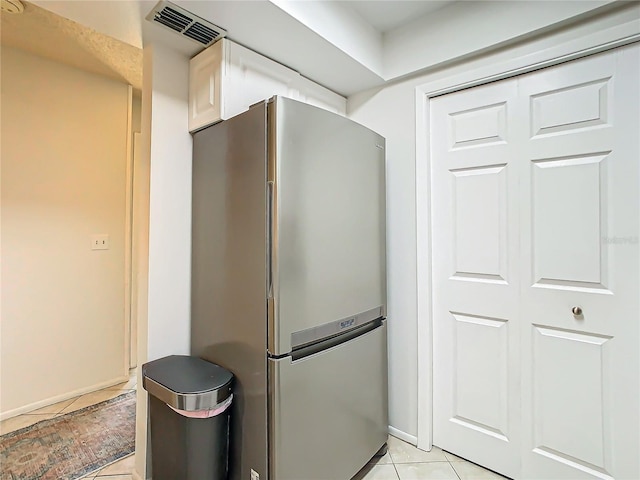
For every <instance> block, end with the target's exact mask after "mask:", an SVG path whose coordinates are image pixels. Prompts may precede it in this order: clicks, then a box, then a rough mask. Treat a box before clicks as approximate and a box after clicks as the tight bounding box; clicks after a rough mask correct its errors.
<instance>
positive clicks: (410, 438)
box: [389, 425, 418, 445]
mask: <svg viewBox="0 0 640 480" xmlns="http://www.w3.org/2000/svg"><path fill="white" fill-rule="evenodd" d="M389 435H393V436H394V437H396V438H399V439H400V440H404V441H405V442H407V443H410V444H411V445H418V437H416V436H415V435H409V434H408V433H405V432H403V431H402V430H398V429H397V428H395V427H392V426H391V425H389Z"/></svg>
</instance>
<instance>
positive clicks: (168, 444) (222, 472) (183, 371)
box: [142, 355, 233, 480]
mask: <svg viewBox="0 0 640 480" xmlns="http://www.w3.org/2000/svg"><path fill="white" fill-rule="evenodd" d="M232 383H233V374H232V373H231V372H229V371H228V370H225V369H224V368H222V367H220V366H218V365H215V364H213V363H210V362H207V361H205V360H202V359H200V358H196V357H189V356H184V355H172V356H169V357H164V358H161V359H159V360H154V361H152V362H149V363H145V364H144V365H142V385H143V387H144V389H145V390H147V391H148V392H149V409H150V426H151V468H152V476H153V479H154V480H178V479H180V480H225V479H226V478H227V472H228V456H229V455H228V452H229V420H230V419H229V417H230V412H231V409H230V408H229V407H230V406H231V402H232V401H233V393H232Z"/></svg>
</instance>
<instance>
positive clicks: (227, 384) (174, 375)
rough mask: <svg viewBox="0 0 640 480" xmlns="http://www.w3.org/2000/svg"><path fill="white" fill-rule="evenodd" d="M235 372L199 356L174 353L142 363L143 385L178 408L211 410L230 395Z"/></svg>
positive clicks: (151, 392) (152, 393)
mask: <svg viewBox="0 0 640 480" xmlns="http://www.w3.org/2000/svg"><path fill="white" fill-rule="evenodd" d="M232 382H233V374H232V373H231V372H229V371H228V370H226V369H224V368H222V367H220V366H219V365H216V364H214V363H210V362H207V361H206V360H202V359H201V358H197V357H190V356H187V355H171V356H168V357H164V358H160V359H158V360H154V361H152V362H149V363H145V364H144V365H142V386H143V387H144V389H145V390H147V391H148V392H149V393H150V394H151V395H153V396H154V397H157V398H159V399H160V400H162V401H163V402H165V403H167V404H169V405H170V406H172V407H174V408H177V409H179V410H187V411H196V410H209V409H212V408H214V407H215V406H216V405H217V404H219V403H221V402H223V401H224V400H226V399H227V398H228V397H229V395H231V385H232Z"/></svg>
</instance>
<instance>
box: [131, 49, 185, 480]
mask: <svg viewBox="0 0 640 480" xmlns="http://www.w3.org/2000/svg"><path fill="white" fill-rule="evenodd" d="M143 78H144V82H143V91H142V141H141V143H142V145H141V155H140V158H141V165H139V166H138V167H139V170H136V172H138V171H140V172H141V174H142V175H143V176H146V174H147V173H148V175H149V185H148V187H149V191H150V193H149V205H148V208H149V217H148V218H149V222H148V257H147V258H148V263H146V264H145V260H146V259H145V257H144V255H142V256H141V257H140V261H141V262H142V263H139V264H138V269H139V272H140V275H141V277H146V276H145V275H144V272H145V271H147V270H148V284H147V282H146V278H141V280H140V282H139V291H140V293H139V301H140V302H141V303H140V306H139V309H138V338H139V343H138V365H142V364H143V363H145V362H147V361H151V360H155V359H158V358H161V357H164V356H166V355H173V354H189V353H190V333H191V329H190V304H191V153H192V140H191V135H190V134H189V131H188V123H187V122H188V118H189V115H188V96H189V59H188V57H186V56H185V55H183V54H181V53H178V52H175V51H173V50H171V49H169V48H167V47H165V46H164V45H161V44H156V45H147V46H145V48H144V75H143ZM144 187H145V186H144V185H140V184H138V185H137V188H138V189H140V188H144ZM138 193H140V192H139V191H138ZM141 197H142V198H144V195H141ZM144 210H145V207H144V206H142V212H141V213H142V214H141V215H140V216H139V217H138V218H139V219H140V221H136V217H135V215H136V214H135V213H134V236H136V237H138V239H139V245H140V248H141V250H144V247H145V245H144V243H145V241H146V236H147V232H146V228H147V226H146V225H145V224H144ZM139 213H140V211H139ZM147 291H148V293H147ZM147 295H148V301H147V302H146V303H144V304H143V302H144V297H146V296H147ZM138 384H139V385H142V381H141V378H140V371H139V373H138ZM137 398H138V409H137V411H136V461H135V463H136V475H137V476H138V477H139V478H146V476H147V474H148V473H149V472H147V441H148V438H147V433H148V428H147V394H146V391H144V390H143V389H142V388H140V389H138V397H137Z"/></svg>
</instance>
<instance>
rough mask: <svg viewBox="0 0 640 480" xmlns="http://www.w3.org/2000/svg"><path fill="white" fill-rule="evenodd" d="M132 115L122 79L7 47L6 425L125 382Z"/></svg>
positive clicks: (2, 401) (1, 398) (0, 393)
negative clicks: (96, 242) (104, 240)
mask: <svg viewBox="0 0 640 480" xmlns="http://www.w3.org/2000/svg"><path fill="white" fill-rule="evenodd" d="M127 107H128V87H127V85H125V84H123V83H117V82H115V81H113V80H110V79H106V78H103V77H100V76H97V75H94V74H90V73H85V72H82V71H79V70H76V69H74V68H71V67H67V66H65V65H62V64H58V63H55V62H52V61H50V60H45V59H42V58H40V57H36V56H33V55H31V54H28V53H24V52H22V51H20V50H15V49H12V48H6V47H3V48H2V132H1V133H2V147H1V148H2V150H1V153H2V240H3V245H2V247H3V249H2V312H1V313H2V325H1V332H2V335H1V349H0V352H1V354H0V355H1V372H0V375H1V379H2V388H1V389H0V407H1V409H2V415H3V417H7V416H10V415H13V414H17V413H20V412H22V411H28V410H30V409H33V408H35V407H38V406H41V405H43V404H48V403H51V402H53V401H55V400H62V399H63V398H69V397H70V396H73V395H74V394H78V393H82V392H85V391H88V390H91V389H95V388H100V387H102V386H107V385H109V384H114V383H116V382H118V381H120V380H122V379H124V378H126V377H127V366H126V365H125V351H124V349H125V324H124V279H125V276H124V227H125V168H126V158H127V157H126V156H127V152H126V145H127V135H128V132H127ZM96 233H106V234H109V236H110V249H109V250H97V251H92V250H91V249H90V235H91V234H96Z"/></svg>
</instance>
